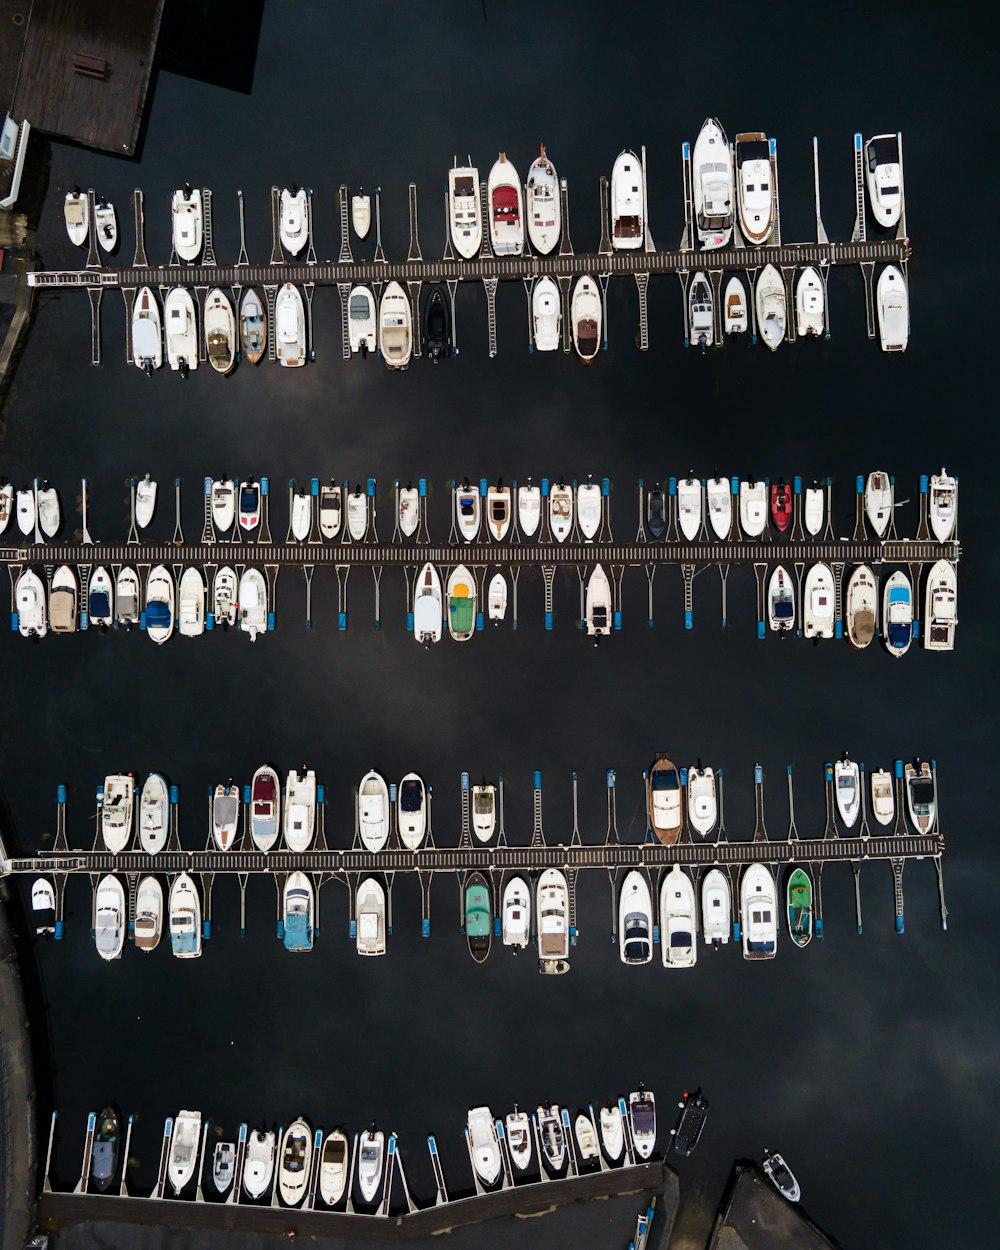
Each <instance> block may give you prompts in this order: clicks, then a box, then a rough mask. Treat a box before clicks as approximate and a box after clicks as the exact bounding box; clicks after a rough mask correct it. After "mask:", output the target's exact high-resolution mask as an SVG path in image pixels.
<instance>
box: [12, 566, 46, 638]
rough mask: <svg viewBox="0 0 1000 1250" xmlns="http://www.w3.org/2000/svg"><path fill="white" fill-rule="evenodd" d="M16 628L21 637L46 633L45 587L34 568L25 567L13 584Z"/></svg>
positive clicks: (37, 636) (40, 635) (39, 635)
mask: <svg viewBox="0 0 1000 1250" xmlns="http://www.w3.org/2000/svg"><path fill="white" fill-rule="evenodd" d="M14 606H15V609H16V611H17V628H18V632H19V633H20V635H21V637H22V638H44V637H45V635H46V633H48V615H47V613H46V608H45V587H44V585H43V584H42V579H41V578H40V577H39V576H38V574H37V573H36V572H35V571H34V569H25V570H24V572H23V573H21V575H20V576H19V577H18V579H17V582H16V584H15V586H14Z"/></svg>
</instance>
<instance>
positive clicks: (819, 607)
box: [802, 563, 834, 638]
mask: <svg viewBox="0 0 1000 1250" xmlns="http://www.w3.org/2000/svg"><path fill="white" fill-rule="evenodd" d="M833 611H834V586H833V573H832V572H831V570H830V566H829V565H828V564H822V563H820V564H814V565H813V566H812V568H811V569H810V570H809V572H808V573H807V574H806V584H805V589H804V590H803V592H802V632H803V634H804V635H805V637H806V638H832V637H833V633H834V629H833Z"/></svg>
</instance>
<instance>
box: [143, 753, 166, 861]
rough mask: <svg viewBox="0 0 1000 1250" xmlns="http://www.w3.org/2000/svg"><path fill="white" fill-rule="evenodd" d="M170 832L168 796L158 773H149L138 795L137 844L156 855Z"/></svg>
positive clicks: (164, 783)
mask: <svg viewBox="0 0 1000 1250" xmlns="http://www.w3.org/2000/svg"><path fill="white" fill-rule="evenodd" d="M169 832H170V796H169V792H168V790H167V783H166V781H165V780H164V779H163V777H161V776H160V774H159V773H150V774H149V776H148V777H147V778H146V780H145V781H144V782H143V784H142V792H141V793H140V795H139V845H140V846H141V847H142V849H143V850H144V851H145V852H146V853H147V854H148V855H156V854H158V853H159V852H160V851H162V850H163V848H164V847H165V846H166V845H167V835H168V834H169Z"/></svg>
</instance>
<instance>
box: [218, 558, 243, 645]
mask: <svg viewBox="0 0 1000 1250" xmlns="http://www.w3.org/2000/svg"><path fill="white" fill-rule="evenodd" d="M238 594H239V581H238V580H237V577H236V570H235V569H232V568H230V567H229V565H228V564H224V565H222V567H221V568H219V569H216V571H215V576H214V577H213V578H212V619H213V620H214V621H215V624H216V625H221V626H222V627H223V628H224V629H228V628H229V627H230V626H231V625H235V624H236V621H237V616H238V608H237V603H238V599H237V596H238Z"/></svg>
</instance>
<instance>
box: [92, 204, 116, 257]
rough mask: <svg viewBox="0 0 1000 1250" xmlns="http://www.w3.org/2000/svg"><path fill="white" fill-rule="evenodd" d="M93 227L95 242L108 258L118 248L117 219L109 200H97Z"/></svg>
mask: <svg viewBox="0 0 1000 1250" xmlns="http://www.w3.org/2000/svg"><path fill="white" fill-rule="evenodd" d="M94 227H95V229H96V231H97V242H98V243H99V244H100V246H101V249H102V250H103V251H105V252H107V253H108V255H109V256H110V254H111V253H112V252H113V251H114V250H115V248H116V247H117V246H118V217H117V214H116V213H115V206H114V204H112V203H111V202H110V200H98V201H97V204H96V205H95V206H94Z"/></svg>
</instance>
